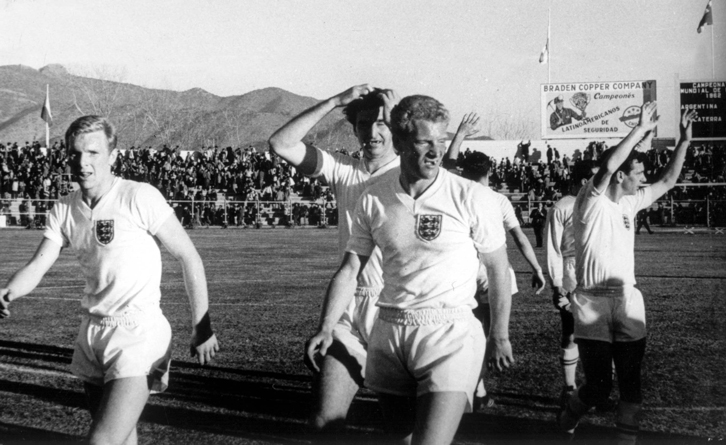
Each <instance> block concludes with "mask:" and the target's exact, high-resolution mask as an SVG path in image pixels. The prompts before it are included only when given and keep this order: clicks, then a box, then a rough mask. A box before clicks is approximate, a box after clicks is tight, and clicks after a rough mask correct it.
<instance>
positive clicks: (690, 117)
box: [651, 109, 698, 201]
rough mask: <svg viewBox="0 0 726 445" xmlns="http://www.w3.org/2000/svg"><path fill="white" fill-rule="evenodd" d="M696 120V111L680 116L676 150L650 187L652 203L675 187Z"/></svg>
mask: <svg viewBox="0 0 726 445" xmlns="http://www.w3.org/2000/svg"><path fill="white" fill-rule="evenodd" d="M697 118H698V114H697V113H696V110H691V109H687V110H685V111H684V112H683V114H682V115H681V123H680V138H679V140H678V144H676V149H675V150H674V151H673V155H672V156H671V159H670V161H668V165H666V168H665V169H664V170H663V174H662V175H661V177H660V178H659V179H658V180H657V181H656V182H654V183H653V184H652V185H651V190H652V196H653V201H655V200H657V199H658V198H660V197H661V196H663V195H664V194H665V193H666V192H667V191H668V190H670V189H672V188H673V187H674V186H675V185H676V181H677V180H678V176H679V175H680V174H681V169H682V168H683V161H685V159H686V151H687V150H688V146H689V145H690V144H691V138H692V136H693V121H694V120H695V119H697Z"/></svg>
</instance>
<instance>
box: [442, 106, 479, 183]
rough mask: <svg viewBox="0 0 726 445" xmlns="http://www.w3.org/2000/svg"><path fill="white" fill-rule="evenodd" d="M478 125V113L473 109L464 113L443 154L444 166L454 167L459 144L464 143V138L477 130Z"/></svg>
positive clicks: (457, 156) (459, 149)
mask: <svg viewBox="0 0 726 445" xmlns="http://www.w3.org/2000/svg"><path fill="white" fill-rule="evenodd" d="M478 125H479V115H477V114H476V113H474V112H473V111H472V112H471V113H468V114H465V115H464V117H463V118H462V119H461V123H459V128H457V129H456V134H455V135H454V139H452V140H451V144H449V149H448V150H447V151H446V156H444V168H446V169H448V170H450V169H452V168H455V167H456V160H457V159H458V158H459V152H460V151H461V144H462V143H464V139H466V138H468V137H470V136H473V135H475V134H477V133H478V132H479V127H478Z"/></svg>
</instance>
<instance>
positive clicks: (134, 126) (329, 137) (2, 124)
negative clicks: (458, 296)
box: [0, 65, 489, 151]
mask: <svg viewBox="0 0 726 445" xmlns="http://www.w3.org/2000/svg"><path fill="white" fill-rule="evenodd" d="M46 85H48V86H49V89H50V105H51V111H52V114H53V125H52V126H51V127H50V138H51V144H52V143H53V142H54V141H56V140H60V139H61V138H62V137H63V134H64V132H65V130H66V128H68V125H69V124H70V123H71V122H72V121H73V120H74V119H76V118H78V117H80V116H83V115H86V114H99V115H102V116H107V117H109V119H110V120H111V121H112V122H113V123H114V125H115V126H116V128H117V130H118V134H119V148H128V147H130V146H136V147H147V146H151V147H154V148H160V147H162V146H163V145H168V146H170V147H174V146H177V145H179V146H180V147H181V148H182V149H186V150H198V149H202V148H203V147H208V146H218V147H227V146H233V147H248V146H254V147H256V148H257V149H263V150H264V149H266V148H267V139H268V138H269V137H270V135H271V134H272V133H273V132H274V131H275V130H276V129H278V128H280V126H282V125H283V124H285V122H287V121H289V120H290V119H291V118H292V117H294V116H295V115H297V114H299V113H300V112H302V111H303V110H305V109H307V108H309V107H311V106H313V105H315V104H316V103H318V102H320V100H319V99H315V98H312V97H305V96H300V95H297V94H294V93H291V92H289V91H285V90H283V89H280V88H274V87H271V88H263V89H259V90H254V91H251V92H249V93H246V94H242V95H239V96H228V97H220V96H217V95H214V94H212V93H209V92H207V91H205V90H203V89H201V88H192V89H190V90H186V91H181V92H178V91H171V90H163V89H152V88H145V87H141V86H138V85H132V84H129V83H125V82H122V81H114V80H103V79H98V78H93V77H84V76H79V75H74V74H71V73H69V72H68V71H67V70H66V69H65V68H64V67H63V66H61V65H48V66H45V67H43V68H41V69H39V70H36V69H34V68H30V67H27V66H23V65H5V66H0V141H2V142H18V143H19V144H22V143H24V142H25V141H32V140H39V141H41V143H43V141H44V139H45V125H44V122H43V121H42V120H41V119H40V110H41V108H42V106H43V101H44V99H45V92H46ZM477 139H489V138H486V137H483V138H477ZM306 141H309V142H312V143H315V144H316V145H318V146H320V147H323V148H327V149H331V148H345V149H347V150H349V151H354V150H357V148H358V142H357V140H356V138H355V136H354V135H353V132H352V131H351V126H350V124H349V123H348V122H347V121H346V120H345V118H344V116H343V114H342V112H340V111H337V110H336V111H334V112H332V113H330V114H328V116H326V117H325V118H324V119H323V120H322V121H320V122H319V123H318V125H316V126H315V127H314V128H313V130H312V131H311V132H310V133H309V134H308V136H307V139H306Z"/></svg>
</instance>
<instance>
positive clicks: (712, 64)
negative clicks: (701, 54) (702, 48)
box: [711, 12, 716, 80]
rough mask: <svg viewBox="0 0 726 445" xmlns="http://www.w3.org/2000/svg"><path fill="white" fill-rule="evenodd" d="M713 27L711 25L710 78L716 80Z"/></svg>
mask: <svg viewBox="0 0 726 445" xmlns="http://www.w3.org/2000/svg"><path fill="white" fill-rule="evenodd" d="M712 14H713V12H712ZM713 28H714V26H713V25H711V79H713V80H716V53H715V51H714V49H713Z"/></svg>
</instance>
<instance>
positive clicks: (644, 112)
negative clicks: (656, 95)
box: [638, 101, 658, 131]
mask: <svg viewBox="0 0 726 445" xmlns="http://www.w3.org/2000/svg"><path fill="white" fill-rule="evenodd" d="M657 111H658V104H657V103H656V102H655V101H653V102H646V103H645V104H643V106H642V107H641V109H640V121H639V122H638V125H639V126H640V127H641V128H643V129H644V130H646V131H651V130H653V129H655V127H656V126H657V125H658V113H657Z"/></svg>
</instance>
